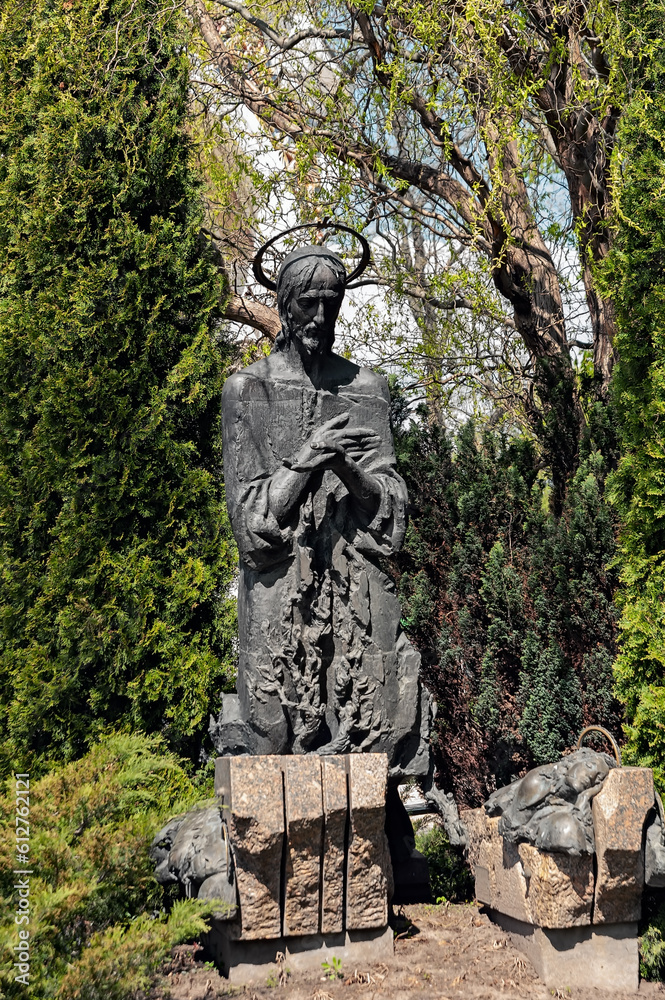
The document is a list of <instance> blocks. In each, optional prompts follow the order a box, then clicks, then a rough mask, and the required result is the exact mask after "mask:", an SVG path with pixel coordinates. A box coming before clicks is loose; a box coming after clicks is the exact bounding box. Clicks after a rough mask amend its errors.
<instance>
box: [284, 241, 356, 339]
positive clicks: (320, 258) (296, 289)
mask: <svg viewBox="0 0 665 1000" xmlns="http://www.w3.org/2000/svg"><path fill="white" fill-rule="evenodd" d="M308 249H309V250H310V251H314V252H313V253H312V252H310V253H308V254H304V253H303V252H302V251H295V253H294V254H289V256H288V257H287V258H286V259H285V261H284V263H283V264H282V266H281V268H280V271H279V275H278V277H277V311H278V312H279V319H280V322H281V324H282V328H281V330H280V331H279V333H278V334H277V336H276V337H275V343H274V345H273V351H286V350H288V348H289V345H290V343H291V331H290V328H289V322H290V317H289V312H288V303H289V302H290V300H291V299H292V298H293V297H297V296H298V295H302V294H303V292H306V291H307V290H308V289H309V288H310V287H311V284H312V279H313V278H314V274H315V273H316V271H317V269H318V268H320V267H321V268H326V269H327V270H328V271H330V272H331V274H332V275H333V276H334V278H335V283H336V284H338V285H339V287H340V294H341V295H343V294H344V285H345V281H346V270H345V268H344V265H343V263H342V261H341V260H340V259H339V257H338V256H337V255H336V254H334V253H332V252H331V251H329V250H326V249H325V248H323V247H310V248H308ZM322 251H323V252H322ZM296 254H298V256H296ZM334 340H335V337H334V335H331V337H330V343H329V344H328V345H327V348H328V350H330V349H331V348H332V345H333V342H334Z"/></svg>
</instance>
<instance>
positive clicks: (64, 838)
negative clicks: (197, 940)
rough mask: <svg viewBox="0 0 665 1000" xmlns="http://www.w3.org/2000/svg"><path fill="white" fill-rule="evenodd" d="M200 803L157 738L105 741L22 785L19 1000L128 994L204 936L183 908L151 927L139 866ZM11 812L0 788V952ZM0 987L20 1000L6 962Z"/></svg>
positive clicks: (9, 788)
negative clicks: (26, 855)
mask: <svg viewBox="0 0 665 1000" xmlns="http://www.w3.org/2000/svg"><path fill="white" fill-rule="evenodd" d="M200 797H201V790H200V789H198V788H197V787H196V786H195V785H194V784H193V782H192V781H191V779H190V778H189V777H188V776H187V773H186V771H185V770H184V768H183V765H182V762H180V761H179V760H178V759H177V758H176V757H175V756H174V755H173V754H172V753H170V752H169V751H168V749H167V748H166V746H165V744H164V741H163V739H161V738H160V737H157V736H150V737H148V736H142V735H139V734H134V735H116V736H111V737H108V738H106V739H104V740H102V741H101V742H100V743H98V744H96V745H95V746H94V747H93V748H92V749H91V750H90V752H89V753H88V754H87V755H86V756H85V757H83V758H82V759H81V760H79V761H76V762H75V763H70V764H66V765H63V766H61V767H59V768H58V769H56V770H54V771H53V772H52V773H51V774H49V775H47V776H46V777H44V778H42V779H41V780H40V781H36V782H33V783H31V786H30V835H31V836H30V841H31V851H30V853H31V856H32V858H33V859H34V862H33V864H32V865H31V867H32V868H33V869H34V872H33V874H32V875H31V876H30V906H31V918H30V924H29V925H28V929H29V931H30V956H31V979H30V996H31V997H34V998H35V1000H38V998H41V997H54V996H62V997H67V998H69V997H73V996H81V997H87V998H93V997H95V998H96V997H102V996H103V995H104V996H112V997H118V998H119V997H125V996H129V995H130V992H131V990H130V985H131V987H132V988H134V986H135V985H136V984H138V983H143V982H144V980H145V977H146V976H148V975H149V972H150V970H151V969H153V968H154V966H155V963H157V962H158V961H160V960H161V958H162V957H164V955H166V954H167V953H168V951H169V949H170V948H171V947H172V945H173V944H176V943H178V942H179V941H182V940H186V939H191V938H192V937H195V936H196V935H197V934H199V933H200V932H201V931H202V930H204V929H205V928H204V927H203V926H202V922H201V913H202V912H203V911H201V913H199V915H198V916H197V913H198V911H195V910H192V909H188V908H186V907H174V909H173V910H172V912H171V914H170V916H169V918H168V920H167V919H166V917H165V916H163V915H162V916H161V917H159V918H158V919H155V920H153V919H152V916H151V914H152V913H153V912H155V911H158V910H159V909H160V907H161V903H162V889H161V887H160V886H159V885H158V884H157V882H156V881H155V879H154V877H153V870H154V865H153V863H152V862H151V861H150V859H149V857H148V847H149V845H150V842H151V840H152V838H153V836H154V834H155V833H156V831H157V830H158V829H159V828H160V827H161V826H163V825H164V823H165V822H166V821H167V820H168V819H169V818H170V817H171V816H172V815H174V814H177V813H179V812H182V811H184V810H185V809H187V808H188V807H191V806H192V805H193V804H194V803H195V802H196V801H197V799H199V798H200ZM14 805H15V802H14V789H13V782H10V781H7V782H6V790H5V793H4V795H3V796H2V799H1V800H0V810H1V812H0V815H1V816H2V820H1V821H0V885H1V887H2V893H1V896H2V904H0V944H1V945H2V950H3V952H4V953H5V954H10V953H11V952H10V951H9V949H11V948H12V947H13V945H15V944H16V943H17V940H18V938H17V927H16V925H15V923H14V914H15V908H16V892H15V889H14V888H13V885H14V882H15V880H16V876H15V875H13V874H12V869H13V868H15V867H16V861H15V855H16V836H15V825H14V814H15V810H14ZM206 912H207V911H206ZM105 976H106V983H105V978H104V977H105ZM0 989H2V990H4V995H6V996H7V997H19V996H24V995H25V987H24V986H23V985H22V984H20V983H18V984H17V983H15V982H14V969H13V968H12V966H11V964H10V963H7V964H5V965H4V966H2V968H1V969H0ZM104 989H105V990H106V992H105V993H103V992H102V991H103V990H104ZM76 990H80V991H81V992H80V993H77V992H76ZM114 990H115V991H116V992H113V991H114ZM123 991H124V992H123Z"/></svg>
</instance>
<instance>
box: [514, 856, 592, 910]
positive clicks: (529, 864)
mask: <svg viewBox="0 0 665 1000" xmlns="http://www.w3.org/2000/svg"><path fill="white" fill-rule="evenodd" d="M518 852H519V856H520V860H521V862H522V871H523V872H524V877H525V879H526V881H527V884H528V889H527V904H528V909H529V914H530V917H531V923H532V924H539V925H540V926H541V927H551V928H557V927H558V928H565V927H584V926H586V925H588V924H590V923H591V906H592V902H593V889H594V881H593V857H592V855H591V854H581V855H580V856H579V857H574V856H571V855H569V854H561V853H559V852H556V853H555V852H551V853H548V852H547V851H539V850H538V848H536V847H533V846H532V845H531V844H520V845H519V846H518Z"/></svg>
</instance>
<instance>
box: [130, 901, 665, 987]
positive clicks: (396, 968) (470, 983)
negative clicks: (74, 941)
mask: <svg viewBox="0 0 665 1000" xmlns="http://www.w3.org/2000/svg"><path fill="white" fill-rule="evenodd" d="M405 914H406V916H407V917H408V918H409V919H410V920H411V921H412V925H411V927H410V928H409V930H408V931H406V932H404V933H403V934H401V935H398V936H397V938H396V940H395V955H394V958H393V959H392V960H391V961H390V962H388V963H386V964H383V965H375V966H368V967H367V968H358V969H350V968H344V967H343V968H342V969H341V975H338V976H335V977H334V978H330V977H329V976H326V975H325V974H324V970H323V969H322V970H321V971H320V972H309V973H304V972H303V973H295V974H293V975H290V974H289V975H288V976H286V977H285V973H282V980H283V981H282V984H281V985H280V984H279V969H278V967H277V966H275V973H274V976H273V977H272V982H273V985H268V984H267V983H266V984H265V985H263V986H246V987H242V986H240V987H239V986H231V985H230V984H229V983H228V982H227V981H226V980H224V979H222V978H221V977H220V976H219V975H218V973H217V972H216V971H215V970H214V969H212V968H211V967H210V966H209V965H206V964H205V963H203V962H202V961H197V958H198V954H197V953H196V947H197V946H191V945H190V946H183V947H181V948H180V949H176V954H175V955H174V959H173V960H172V962H171V963H169V964H168V965H167V966H166V967H165V968H164V970H163V974H162V976H161V977H160V980H159V982H158V984H157V985H156V988H155V990H154V991H153V992H152V993H151V997H150V1000H214V998H215V997H231V996H236V997H238V998H241V997H242V998H244V1000H375V998H376V1000H379V998H386V1000H518V998H519V1000H523V998H525V997H528V998H529V1000H550V998H551V997H555V998H561V1000H600V998H601V997H607V1000H644V998H645V997H652V998H654V1000H656V998H658V997H660V998H662V1000H665V984H663V985H660V984H656V983H646V982H643V983H641V984H640V989H639V991H638V992H637V993H624V992H621V993H615V992H612V991H611V988H608V987H611V984H609V983H598V989H597V990H596V989H594V990H578V989H569V988H568V984H566V983H561V985H560V987H559V988H558V989H548V988H547V987H546V986H545V985H544V984H543V983H542V982H541V981H540V980H539V979H538V978H537V977H536V975H535V973H534V971H533V969H532V967H531V965H529V963H528V962H527V961H526V960H525V959H524V958H522V956H521V955H520V953H519V952H518V951H516V950H515V949H514V948H513V947H512V945H511V943H510V941H509V939H508V936H507V935H506V934H505V933H504V932H503V931H502V930H501V929H500V928H498V927H497V926H496V925H495V924H492V923H491V922H490V920H489V918H488V917H487V916H486V915H485V914H484V913H483V912H482V911H480V910H479V909H478V908H477V907H476V906H473V905H464V906H409V907H406V908H405ZM284 979H285V981H284Z"/></svg>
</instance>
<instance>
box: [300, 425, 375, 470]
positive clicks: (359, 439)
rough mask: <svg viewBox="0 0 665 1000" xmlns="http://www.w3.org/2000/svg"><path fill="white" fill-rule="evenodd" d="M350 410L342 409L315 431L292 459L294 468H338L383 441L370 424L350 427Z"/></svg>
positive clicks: (356, 458)
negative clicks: (347, 411) (368, 425)
mask: <svg viewBox="0 0 665 1000" xmlns="http://www.w3.org/2000/svg"><path fill="white" fill-rule="evenodd" d="M348 424H349V414H348V413H341V414H339V416H337V417H333V418H332V419H331V420H328V421H326V423H325V424H322V425H321V426H320V427H317V429H316V430H315V431H314V432H313V433H312V435H311V437H310V439H309V441H307V442H306V443H305V444H304V445H303V446H302V448H301V449H300V451H299V452H298V454H297V456H296V458H295V460H294V461H293V462H292V463H290V468H291V469H292V470H293V471H294V472H314V471H315V470H317V469H332V471H333V472H339V471H341V470H342V469H343V468H345V467H346V466H348V464H349V460H352V461H357V460H358V459H359V458H361V457H362V455H363V454H365V452H367V451H371V450H373V449H374V448H376V447H377V445H378V444H379V443H380V438H379V435H378V434H376V433H375V431H373V430H372V428H371V427H349V426H348Z"/></svg>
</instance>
